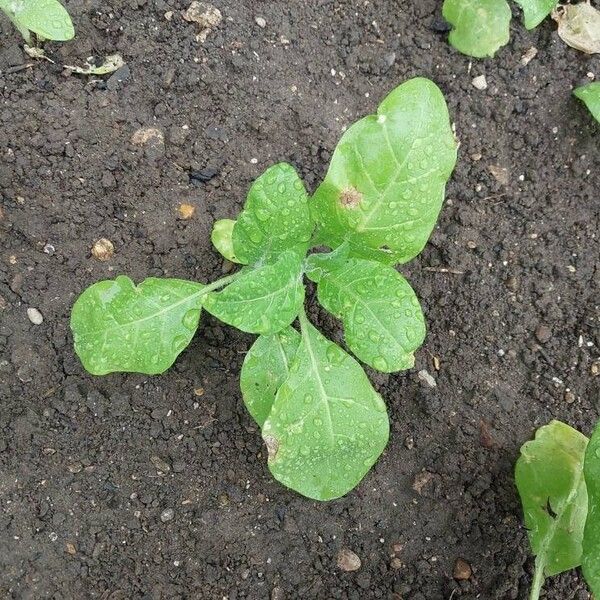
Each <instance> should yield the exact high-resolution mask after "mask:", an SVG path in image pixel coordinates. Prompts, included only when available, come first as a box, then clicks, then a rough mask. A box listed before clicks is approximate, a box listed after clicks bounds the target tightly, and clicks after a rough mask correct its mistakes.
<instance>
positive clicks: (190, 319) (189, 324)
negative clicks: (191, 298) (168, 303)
mask: <svg viewBox="0 0 600 600" xmlns="http://www.w3.org/2000/svg"><path fill="white" fill-rule="evenodd" d="M199 320H200V310H199V309H197V308H192V309H190V310H188V311H187V312H186V313H185V315H183V320H182V323H183V326H184V327H185V328H186V329H189V330H190V331H194V329H196V327H197V326H198V321H199Z"/></svg>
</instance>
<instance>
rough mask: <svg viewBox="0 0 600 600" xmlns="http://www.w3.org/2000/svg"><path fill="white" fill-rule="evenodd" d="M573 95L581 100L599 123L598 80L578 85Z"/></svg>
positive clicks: (599, 97) (599, 91)
mask: <svg viewBox="0 0 600 600" xmlns="http://www.w3.org/2000/svg"><path fill="white" fill-rule="evenodd" d="M573 93H574V94H575V96H577V98H579V99H580V100H583V102H584V103H585V105H586V106H587V107H588V109H589V111H590V112H591V113H592V115H593V116H594V119H596V121H598V122H599V123H600V81H594V82H592V83H588V84H587V85H582V86H581V87H578V88H577V89H576V90H575V91H574V92H573Z"/></svg>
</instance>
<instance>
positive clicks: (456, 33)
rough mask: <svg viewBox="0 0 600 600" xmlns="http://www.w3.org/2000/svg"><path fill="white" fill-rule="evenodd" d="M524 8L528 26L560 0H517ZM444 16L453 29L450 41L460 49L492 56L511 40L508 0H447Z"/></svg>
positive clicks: (463, 51)
mask: <svg viewBox="0 0 600 600" xmlns="http://www.w3.org/2000/svg"><path fill="white" fill-rule="evenodd" d="M515 2H516V3H517V4H518V5H519V6H520V7H521V9H522V10H523V20H524V22H525V27H526V28H527V29H534V28H535V27H537V26H538V25H539V24H540V23H541V22H542V21H543V20H544V19H545V18H546V17H547V16H548V15H549V14H550V13H551V12H552V10H553V9H554V8H555V7H556V5H557V4H558V0H515ZM442 12H443V16H444V19H446V21H448V23H450V25H452V31H451V32H450V36H449V38H448V41H449V42H450V45H451V46H453V47H454V48H456V49H457V50H458V51H459V52H462V53H463V54H466V55H468V56H473V57H475V58H485V57H486V56H491V57H493V56H494V54H496V52H497V51H498V50H499V49H500V48H502V46H505V45H506V44H508V41H509V39H510V21H511V19H512V13H511V10H510V5H509V3H508V2H507V0H444V5H443V8H442Z"/></svg>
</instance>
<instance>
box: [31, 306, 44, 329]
mask: <svg viewBox="0 0 600 600" xmlns="http://www.w3.org/2000/svg"><path fill="white" fill-rule="evenodd" d="M27 316H28V317H29V320H30V321H31V322H32V323H33V324H34V325H41V324H42V323H43V322H44V317H42V313H41V312H40V311H39V310H38V309H37V308H28V309H27Z"/></svg>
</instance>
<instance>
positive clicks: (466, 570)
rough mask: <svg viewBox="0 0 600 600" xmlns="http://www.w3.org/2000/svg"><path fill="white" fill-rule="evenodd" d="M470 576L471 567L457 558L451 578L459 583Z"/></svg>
mask: <svg viewBox="0 0 600 600" xmlns="http://www.w3.org/2000/svg"><path fill="white" fill-rule="evenodd" d="M471 575H472V570H471V565H470V564H469V563H468V562H467V561H466V560H464V559H462V558H458V559H457V560H456V563H455V564H454V572H453V573H452V576H453V577H454V579H458V580H459V581H465V580H467V579H470V578H471Z"/></svg>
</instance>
